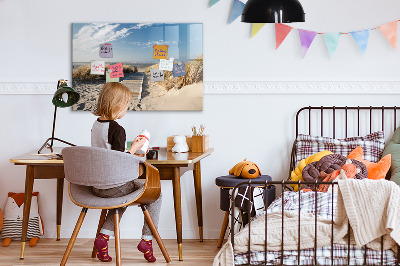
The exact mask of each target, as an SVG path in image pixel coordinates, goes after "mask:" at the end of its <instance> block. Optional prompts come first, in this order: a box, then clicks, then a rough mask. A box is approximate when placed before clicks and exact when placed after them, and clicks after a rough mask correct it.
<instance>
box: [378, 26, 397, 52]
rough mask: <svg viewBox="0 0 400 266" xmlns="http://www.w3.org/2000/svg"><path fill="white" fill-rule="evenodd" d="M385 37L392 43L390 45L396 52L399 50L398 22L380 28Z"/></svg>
mask: <svg viewBox="0 0 400 266" xmlns="http://www.w3.org/2000/svg"><path fill="white" fill-rule="evenodd" d="M378 28H379V29H380V30H381V32H382V33H383V35H385V37H386V39H387V40H388V42H389V43H390V45H391V46H392V47H393V49H395V50H396V48H397V20H396V21H393V22H389V23H386V24H384V25H382V26H379V27H378Z"/></svg>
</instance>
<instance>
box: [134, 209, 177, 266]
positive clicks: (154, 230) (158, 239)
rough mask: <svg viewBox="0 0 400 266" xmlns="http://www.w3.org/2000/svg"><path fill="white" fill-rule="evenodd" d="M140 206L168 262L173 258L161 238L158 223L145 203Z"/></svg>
mask: <svg viewBox="0 0 400 266" xmlns="http://www.w3.org/2000/svg"><path fill="white" fill-rule="evenodd" d="M140 207H141V208H142V211H143V214H144V219H145V220H146V222H147V224H148V225H149V227H150V230H151V232H152V233H153V236H154V237H155V239H156V240H157V244H158V246H159V247H160V249H161V252H162V254H163V256H164V259H165V261H166V262H167V263H170V262H171V259H170V257H169V255H168V251H167V249H166V248H165V246H164V243H163V242H162V240H161V237H160V234H159V233H158V230H157V228H156V225H155V224H154V222H153V219H152V218H151V216H150V213H149V211H148V210H147V208H146V206H145V205H140Z"/></svg>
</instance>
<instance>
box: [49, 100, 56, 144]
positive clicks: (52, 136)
mask: <svg viewBox="0 0 400 266" xmlns="http://www.w3.org/2000/svg"><path fill="white" fill-rule="evenodd" d="M56 118H57V106H54V117H53V131H52V132H51V144H50V148H52V147H53V140H54V131H55V129H56Z"/></svg>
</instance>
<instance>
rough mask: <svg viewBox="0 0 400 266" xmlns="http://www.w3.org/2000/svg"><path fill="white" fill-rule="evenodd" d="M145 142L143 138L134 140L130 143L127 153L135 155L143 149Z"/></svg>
mask: <svg viewBox="0 0 400 266" xmlns="http://www.w3.org/2000/svg"><path fill="white" fill-rule="evenodd" d="M146 141H147V140H146V139H145V138H139V137H136V138H135V140H134V141H133V142H132V145H131V148H130V149H129V152H130V153H131V154H135V153H136V152H137V151H138V150H139V149H140V148H142V147H143V145H144V144H145V143H146Z"/></svg>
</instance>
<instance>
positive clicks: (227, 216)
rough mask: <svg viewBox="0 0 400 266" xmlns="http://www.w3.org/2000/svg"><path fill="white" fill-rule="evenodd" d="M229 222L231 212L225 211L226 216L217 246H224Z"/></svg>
mask: <svg viewBox="0 0 400 266" xmlns="http://www.w3.org/2000/svg"><path fill="white" fill-rule="evenodd" d="M228 222H229V212H225V217H224V221H223V222H222V227H221V234H220V235H219V240H218V244H217V248H220V247H221V246H222V242H223V241H224V236H225V232H226V228H227V227H228Z"/></svg>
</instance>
